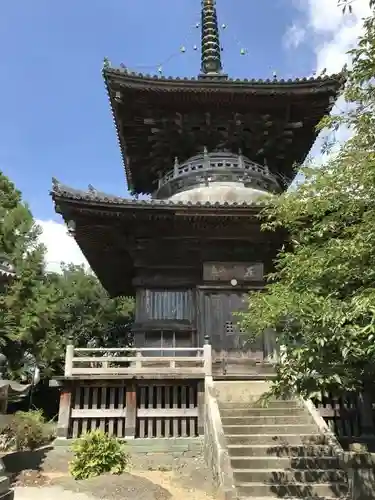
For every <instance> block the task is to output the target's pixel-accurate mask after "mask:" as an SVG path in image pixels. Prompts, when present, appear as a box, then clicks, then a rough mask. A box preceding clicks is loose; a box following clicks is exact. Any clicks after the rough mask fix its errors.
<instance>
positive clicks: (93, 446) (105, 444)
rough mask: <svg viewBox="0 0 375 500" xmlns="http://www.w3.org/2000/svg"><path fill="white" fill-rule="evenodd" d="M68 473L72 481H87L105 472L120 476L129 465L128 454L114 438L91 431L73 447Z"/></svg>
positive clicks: (100, 432)
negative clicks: (72, 478) (72, 456)
mask: <svg viewBox="0 0 375 500" xmlns="http://www.w3.org/2000/svg"><path fill="white" fill-rule="evenodd" d="M72 450H73V452H74V458H73V460H72V461H71V462H70V464H69V471H70V473H71V475H72V476H73V477H74V479H89V478H91V477H95V476H100V474H104V473H105V472H110V473H111V474H121V473H122V472H124V470H125V469H126V467H127V465H128V464H129V454H128V453H126V452H125V450H124V445H123V444H122V443H120V441H118V440H117V439H116V438H113V437H110V436H109V435H108V434H106V433H104V432H102V431H98V430H97V431H91V432H88V433H87V434H85V435H84V436H83V437H82V438H81V439H79V440H78V441H77V442H76V443H75V444H74V445H73V446H72Z"/></svg>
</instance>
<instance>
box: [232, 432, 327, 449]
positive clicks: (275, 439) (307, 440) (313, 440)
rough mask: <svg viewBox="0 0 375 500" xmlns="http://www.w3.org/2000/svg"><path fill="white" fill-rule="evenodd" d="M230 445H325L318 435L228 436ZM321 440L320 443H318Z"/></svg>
mask: <svg viewBox="0 0 375 500" xmlns="http://www.w3.org/2000/svg"><path fill="white" fill-rule="evenodd" d="M225 437H226V440H227V443H228V445H231V444H237V445H251V444H260V445H264V446H266V445H268V446H272V445H273V446H277V445H279V446H284V447H285V446H286V447H288V446H293V445H313V444H324V443H322V442H321V441H320V438H321V436H320V435H319V434H316V435H315V436H314V435H312V434H278V435H274V434H226V436H225ZM317 438H319V442H317Z"/></svg>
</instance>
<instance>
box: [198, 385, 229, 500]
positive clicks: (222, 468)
mask: <svg viewBox="0 0 375 500" xmlns="http://www.w3.org/2000/svg"><path fill="white" fill-rule="evenodd" d="M204 394H205V412H204V454H205V460H206V463H207V465H208V467H209V468H210V469H211V470H212V474H213V480H214V483H215V486H216V487H217V488H218V494H220V496H221V497H222V498H223V499H224V500H234V499H235V498H236V489H235V486H234V478H233V472H232V467H231V464H230V459H229V455H228V450H227V448H226V445H225V437H224V431H223V426H222V423H221V417H220V411H219V406H218V403H217V399H216V394H215V387H214V383H213V380H212V377H206V380H205V391H204Z"/></svg>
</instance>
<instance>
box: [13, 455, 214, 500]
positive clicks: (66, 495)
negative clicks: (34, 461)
mask: <svg viewBox="0 0 375 500" xmlns="http://www.w3.org/2000/svg"><path fill="white" fill-rule="evenodd" d="M70 458H71V454H70V452H69V450H67V449H65V448H62V447H61V448H60V447H56V448H55V449H53V450H51V451H49V452H48V453H46V455H45V457H43V462H42V464H41V465H40V470H39V471H38V470H23V471H22V472H20V473H18V472H17V471H15V470H14V471H13V473H14V475H13V484H14V487H15V493H16V495H15V500H34V499H35V500H51V499H52V498H54V497H55V496H56V498H59V500H135V498H136V499H137V500H169V499H170V500H181V498H183V497H184V496H185V497H187V496H188V498H189V500H213V499H214V498H215V490H214V488H213V486H212V482H211V479H210V471H209V470H208V469H207V467H206V465H205V463H204V460H203V457H202V456H201V455H200V454H193V453H191V454H189V453H185V454H184V455H179V456H172V455H167V454H150V455H147V454H142V455H141V454H140V455H134V456H133V457H132V465H131V468H130V469H129V472H127V473H125V474H121V475H120V476H111V475H103V476H100V477H96V478H93V479H89V480H85V481H75V480H74V479H73V478H71V477H70V476H69V474H68V463H69V459H70Z"/></svg>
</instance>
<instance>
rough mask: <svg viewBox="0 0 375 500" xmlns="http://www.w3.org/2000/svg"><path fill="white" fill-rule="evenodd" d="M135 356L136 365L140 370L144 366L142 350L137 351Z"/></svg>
mask: <svg viewBox="0 0 375 500" xmlns="http://www.w3.org/2000/svg"><path fill="white" fill-rule="evenodd" d="M135 358H136V361H135V367H136V368H137V369H138V370H139V369H140V368H142V361H141V358H142V353H141V351H137V352H136V353H135Z"/></svg>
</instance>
